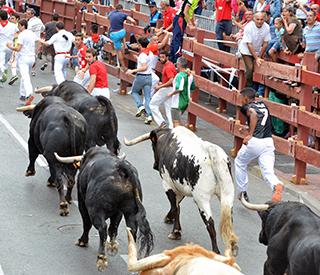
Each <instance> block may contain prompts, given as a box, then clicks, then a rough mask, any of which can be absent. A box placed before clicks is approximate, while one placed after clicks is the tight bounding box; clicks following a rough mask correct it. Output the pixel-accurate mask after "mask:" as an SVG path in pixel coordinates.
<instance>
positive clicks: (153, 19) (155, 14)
mask: <svg viewBox="0 0 320 275" xmlns="http://www.w3.org/2000/svg"><path fill="white" fill-rule="evenodd" d="M148 6H149V10H150V23H149V25H150V27H151V28H155V27H157V22H158V20H159V19H162V14H161V13H160V11H158V9H157V3H156V2H155V1H150V2H149V5H148Z"/></svg>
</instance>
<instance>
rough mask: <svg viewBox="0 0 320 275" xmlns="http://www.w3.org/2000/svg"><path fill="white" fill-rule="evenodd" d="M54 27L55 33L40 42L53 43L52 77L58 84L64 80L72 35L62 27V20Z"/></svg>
mask: <svg viewBox="0 0 320 275" xmlns="http://www.w3.org/2000/svg"><path fill="white" fill-rule="evenodd" d="M56 28H57V33H56V34H54V35H53V36H52V37H51V38H50V39H49V40H48V41H44V40H40V42H41V43H42V44H44V45H46V46H49V45H53V48H54V50H55V52H56V55H55V57H54V77H55V79H56V82H57V84H60V83H61V82H63V81H65V77H66V76H65V75H66V65H67V63H68V61H69V56H70V50H71V46H72V43H73V42H74V36H73V35H72V33H71V32H68V31H66V30H65V29H64V24H63V22H60V21H59V22H57V26H56Z"/></svg>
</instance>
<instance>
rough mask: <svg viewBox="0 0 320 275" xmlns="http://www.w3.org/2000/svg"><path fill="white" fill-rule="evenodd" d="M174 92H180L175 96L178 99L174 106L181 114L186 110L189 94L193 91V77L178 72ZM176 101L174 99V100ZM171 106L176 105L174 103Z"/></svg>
mask: <svg viewBox="0 0 320 275" xmlns="http://www.w3.org/2000/svg"><path fill="white" fill-rule="evenodd" d="M174 88H175V90H176V91H181V92H180V93H179V94H178V95H177V96H178V97H179V99H178V100H179V103H178V106H176V107H177V108H178V109H179V110H180V111H181V112H182V113H183V112H184V111H185V110H186V109H187V108H188V105H189V102H190V92H192V91H194V89H195V84H194V81H193V77H192V76H190V77H188V74H187V73H186V72H180V73H178V74H177V75H176V77H175V86H174ZM175 100H176V98H175ZM173 105H177V104H176V103H175V104H173Z"/></svg>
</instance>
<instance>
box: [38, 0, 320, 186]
mask: <svg viewBox="0 0 320 275" xmlns="http://www.w3.org/2000/svg"><path fill="white" fill-rule="evenodd" d="M44 2H55V1H48V0H42V7H48V4H46V3H44ZM116 3H118V0H115V4H116ZM52 5H53V6H54V7H55V6H56V7H59V9H60V5H59V4H57V3H54V4H52ZM64 5H65V6H64V12H65V11H66V9H67V6H68V7H69V6H70V9H71V4H69V3H64ZM95 6H96V7H97V9H98V11H99V14H94V13H92V6H91V5H88V12H87V13H83V14H82V15H81V16H79V14H78V12H77V11H78V10H79V8H80V4H79V3H76V4H75V5H74V8H73V10H74V21H73V22H74V26H75V27H76V28H77V29H78V30H80V27H81V24H84V25H85V26H86V27H87V28H88V27H89V26H90V24H92V23H97V24H99V25H100V26H101V27H102V28H103V30H104V31H105V30H107V29H108V28H109V23H108V20H107V18H106V16H105V15H106V13H108V12H109V11H110V10H111V9H112V7H106V6H100V5H98V4H95ZM140 10H141V5H140V4H134V9H132V10H126V11H125V12H126V13H128V14H129V15H130V16H131V17H133V18H134V19H136V20H137V21H138V22H139V23H140V24H141V23H146V22H147V21H148V20H149V16H148V15H146V14H144V13H142V12H140ZM42 12H43V11H42ZM61 12H63V9H62V8H61ZM44 14H48V12H47V13H46V12H44ZM71 14H72V13H70V14H69V15H68V16H70V17H72V16H71ZM68 16H67V17H64V18H67V19H69V18H68ZM125 28H126V30H127V35H129V34H130V33H134V34H138V35H139V34H143V27H142V26H133V25H129V24H125ZM186 32H187V34H188V36H191V37H185V39H184V43H183V49H184V50H186V51H187V52H191V53H193V56H190V55H185V56H186V57H187V58H188V60H189V61H190V62H192V66H193V70H194V71H195V74H196V76H195V82H196V87H197V88H196V91H195V92H194V93H193V94H192V101H191V103H190V105H189V108H188V123H189V125H192V127H194V128H195V127H196V120H197V117H200V118H202V119H203V120H205V121H208V122H210V123H212V124H213V125H215V126H217V127H219V128H220V129H222V130H224V131H226V132H228V133H230V134H231V135H233V136H234V148H233V149H232V151H231V154H232V155H233V156H236V153H237V151H238V150H239V149H240V147H241V145H242V140H243V137H244V136H245V135H246V133H245V132H242V131H240V128H242V126H243V124H244V123H245V118H244V116H243V115H242V114H241V112H240V104H241V95H240V93H239V90H241V89H242V88H243V87H244V85H245V77H244V70H245V68H244V64H243V62H242V60H241V59H238V58H237V57H236V56H235V55H233V54H230V53H226V52H222V51H220V50H218V49H215V48H212V47H209V46H206V45H204V44H203V43H204V40H205V39H214V38H215V34H214V33H213V32H210V31H207V30H202V29H193V30H190V29H187V31H186ZM105 50H106V51H107V52H110V51H111V50H112V46H111V45H106V46H105ZM136 55H137V53H136V52H133V51H130V54H129V55H126V58H127V60H132V61H135V60H136ZM206 60H207V61H209V62H211V63H213V64H216V65H219V66H220V67H224V68H235V69H236V70H237V74H236V75H237V78H238V90H234V89H230V88H228V87H226V85H225V83H224V82H223V81H220V82H219V83H217V82H212V81H210V80H208V79H206V78H204V77H202V76H201V69H202V68H203V67H207V66H206V64H205V63H206V62H205V61H206ZM279 60H280V61H281V62H283V63H286V64H280V63H273V62H269V61H264V62H263V64H262V65H261V66H260V67H257V66H255V68H254V80H255V81H256V82H259V83H261V84H264V85H265V86H266V95H268V93H269V89H270V88H271V89H275V90H276V91H277V92H279V93H281V94H284V95H287V96H288V97H290V98H294V99H297V100H299V106H296V105H292V106H287V105H284V104H280V103H275V102H271V101H269V100H267V98H264V99H263V100H264V101H265V102H266V104H267V105H268V107H269V109H270V112H271V115H272V116H274V117H277V118H280V119H282V120H284V121H286V122H287V123H289V124H290V125H291V127H292V128H294V129H296V138H289V139H288V140H287V139H284V138H280V137H277V136H273V138H274V142H275V147H276V151H277V152H280V153H282V154H285V155H288V156H291V157H293V158H294V162H295V166H294V175H293V176H292V181H293V182H294V183H296V184H306V165H307V163H308V164H311V165H314V166H316V167H320V151H319V142H318V141H319V137H320V124H319V121H320V116H319V115H317V114H315V113H313V112H312V111H314V110H317V109H320V97H319V94H317V93H312V87H313V86H317V87H320V74H319V73H318V63H317V62H316V61H315V59H314V55H313V54H305V56H304V58H303V61H302V62H301V61H300V59H298V58H297V56H286V55H284V54H283V53H281V54H280V55H279ZM300 63H301V64H300ZM107 68H108V73H109V74H111V75H113V76H115V77H117V78H119V79H120V80H121V86H122V87H123V88H124V87H125V85H124V84H125V83H126V84H131V83H132V82H133V79H134V76H132V75H128V74H125V73H124V72H122V71H120V69H119V68H117V67H114V66H112V65H110V64H107ZM161 69H162V65H161V64H158V66H157V68H156V70H157V72H161ZM272 77H273V79H272ZM279 79H286V80H292V81H295V82H298V83H300V84H301V86H300V87H294V88H293V87H291V86H288V85H286V84H284V83H283V82H282V81H278V80H279ZM200 91H203V92H205V93H207V94H210V95H212V96H214V97H217V98H218V99H219V107H218V108H217V111H212V110H210V109H208V108H207V107H205V106H203V105H202V104H200V102H199V93H200ZM227 104H231V105H234V106H235V108H236V117H235V118H232V119H230V118H228V117H227V116H226V115H225V114H224V113H225V110H226V106H227ZM311 133H312V134H314V135H315V137H316V141H317V142H316V149H312V148H310V147H308V146H307V145H308V136H309V135H310V134H311Z"/></svg>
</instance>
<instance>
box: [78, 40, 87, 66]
mask: <svg viewBox="0 0 320 275" xmlns="http://www.w3.org/2000/svg"><path fill="white" fill-rule="evenodd" d="M87 49H88V47H87V46H86V45H85V44H82V46H81V48H80V49H79V50H78V64H79V69H80V70H81V69H83V68H85V67H86V66H87V60H86V52H87Z"/></svg>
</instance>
